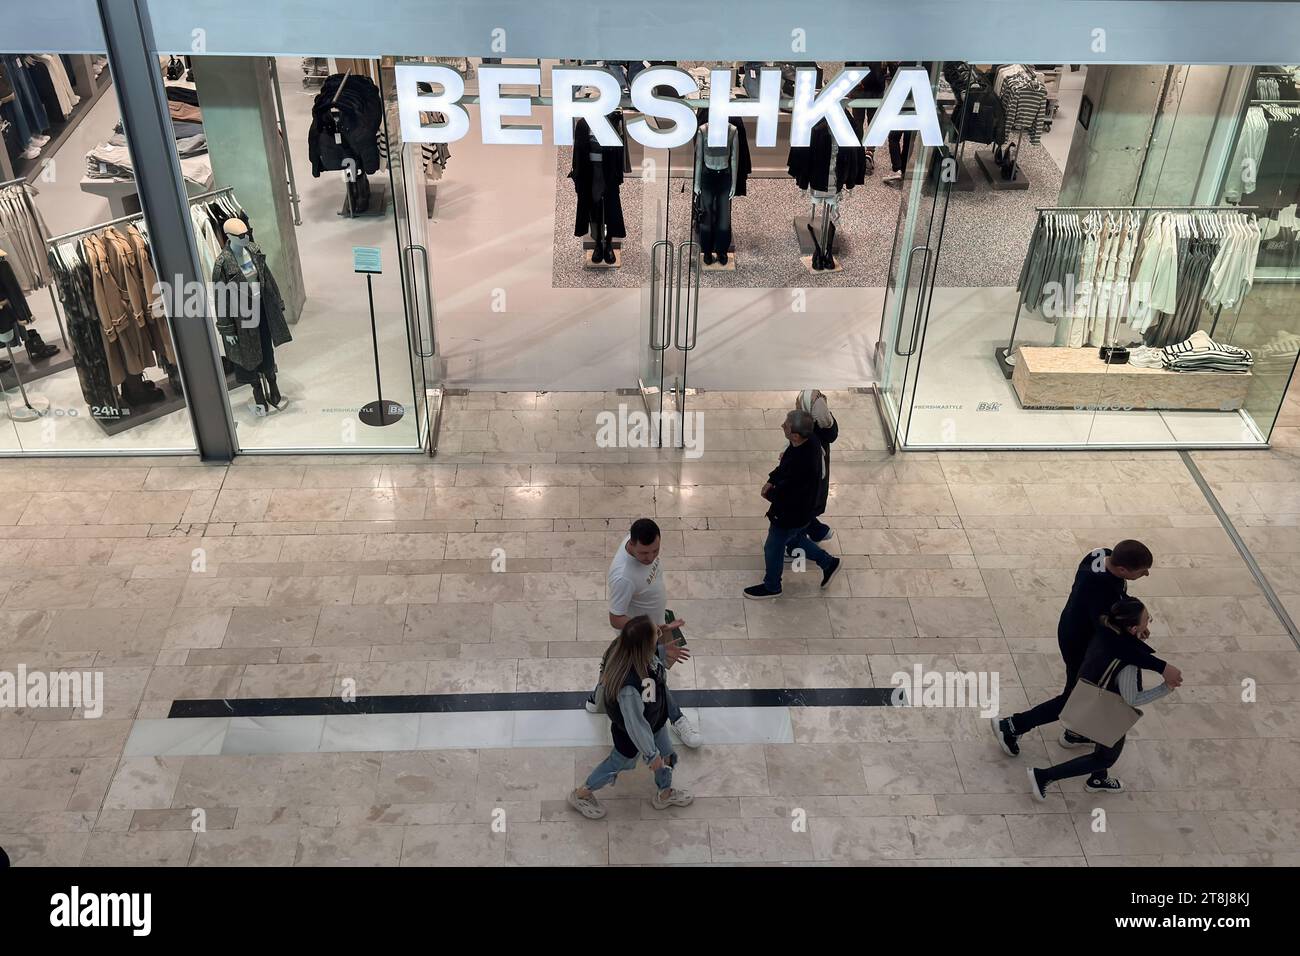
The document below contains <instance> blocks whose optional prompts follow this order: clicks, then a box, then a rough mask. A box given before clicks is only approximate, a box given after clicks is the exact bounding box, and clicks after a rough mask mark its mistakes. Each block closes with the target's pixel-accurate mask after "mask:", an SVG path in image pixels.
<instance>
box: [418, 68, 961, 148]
mask: <svg viewBox="0 0 1300 956" xmlns="http://www.w3.org/2000/svg"><path fill="white" fill-rule="evenodd" d="M866 74H867V71H866V70H865V69H857V68H853V67H849V68H847V69H845V70H843V71H841V72H840V73H839V75H837V76H836V77H835V78H834V79H833V80H831V81H830V82H829V83H827V84H826V85H824V86H823V87H822V88H821V90H820V91H818V90H817V89H816V85H817V71H816V70H815V69H814V68H812V67H801V68H798V69H796V70H795V84H794V97H793V107H792V110H791V119H790V144H791V145H792V146H807V145H808V141H809V137H810V134H811V133H812V129H813V127H814V126H816V125H817V123H819V122H820V121H822V120H823V119H824V120H826V122H827V123H828V124H829V126H830V129H831V134H832V135H833V136H834V137H835V141H836V142H837V143H838V144H839V145H841V146H857V145H859V140H858V137H857V134H855V133H854V132H853V127H852V126H851V125H850V123H849V118H848V114H847V113H845V111H844V107H843V105H842V101H843V100H844V99H845V98H846V97H847V96H848V95H849V92H850V91H851V90H852V89H853V88H854V87H856V86H857V85H858V83H860V82H861V81H862V79H863V77H865V76H866ZM396 78H397V105H398V113H399V116H400V119H401V126H402V138H403V139H404V140H405V141H406V142H408V143H454V142H455V141H456V140H458V139H461V138H462V137H463V136H465V135H466V134H467V133H468V132H469V128H470V118H469V111H468V110H466V109H465V107H463V106H461V105H460V101H461V99H462V98H463V97H464V95H465V80H464V78H463V77H462V76H461V75H460V74H459V73H457V72H456V71H455V70H453V69H451V67H447V66H438V65H435V64H430V63H398V64H397V68H396ZM478 82H479V94H478V95H479V100H478V105H479V125H480V128H481V133H482V137H483V142H484V143H489V144H497V145H507V146H508V145H520V146H537V145H540V144H541V142H542V128H541V126H536V125H526V124H519V125H511V126H503V125H502V120H503V119H504V118H506V117H515V118H524V117H529V116H531V115H532V109H533V104H532V101H531V99H530V98H529V97H527V96H514V95H505V94H503V93H502V92H501V88H502V87H503V86H509V85H522V86H540V84H541V82H542V71H541V69H540V68H539V67H534V66H482V67H480V68H479V71H478ZM425 83H427V84H429V86H430V88H431V89H432V91H433V92H431V93H422V92H420V89H419V84H425ZM731 84H732V72H731V71H730V70H714V71H713V72H712V78H711V79H710V81H709V100H708V103H709V114H708V124H709V145H710V146H725V145H726V144H727V124H728V121H729V120H730V118H731V117H733V116H752V117H754V118H756V119H757V121H758V136H757V140H756V144H757V145H758V146H775V145H776V127H777V117H778V116H779V115H780V110H781V71H780V70H779V69H776V68H769V69H763V70H760V71H759V94H758V96H756V97H744V98H741V99H733V98H732V95H731ZM584 87H585V88H589V89H593V90H595V92H596V95H595V96H591V97H588V98H586V99H577V98H576V94H577V92H578V91H579V90H580V89H583V88H584ZM665 87H666V88H668V89H671V90H672V91H673V92H674V93H676V94H677V96H676V97H670V96H663V95H660V93H661V91H662V90H663V88H665ZM551 89H552V94H553V100H552V106H551V135H552V138H553V140H554V142H555V145H557V146H572V145H573V124H574V121H575V120H578V119H585V120H586V121H587V125H588V126H589V127H590V128H591V131H592V133H593V134H594V135H595V137H596V139H597V140H598V141H599V142H600V143H601V145H602V146H619V145H621V144H622V140H621V139H620V138H619V135H618V133H617V132H616V131H615V129H614V127H613V125H612V124H611V123H610V122H609V121H608V120H607V119H606V117H607V116H608V115H609V114H610V113H611V112H613V110H615V109H616V108H617V107H618V106H619V105H620V104H621V102H622V97H623V91H622V88H621V87H620V85H619V81H618V79H617V78H615V76H614V75H613V74H612V73H608V72H606V71H605V70H603V69H602V68H600V67H597V66H578V67H556V68H555V69H553V70H552V71H551ZM629 92H630V94H631V102H632V108H633V109H634V110H636V111H637V112H638V113H639V114H641V115H640V116H638V117H637V118H636V119H633V120H631V121H629V122H628V123H627V124H626V126H627V134H628V135H629V136H631V137H632V138H633V139H634V140H636V141H637V142H638V143H641V144H642V145H643V146H648V147H651V148H654V149H672V148H674V147H677V146H684V145H685V144H686V143H689V142H690V141H691V140H692V139H693V138H694V136H695V131H696V128H697V126H698V124H697V121H696V116H695V110H694V108H692V107H691V105H690V104H689V103H686V102H684V98H686V97H691V96H694V95H696V94H698V93H699V87H698V86H697V84H696V82H695V80H693V79H692V78H691V75H690V74H689V73H687V72H686V71H685V70H681V69H678V68H677V67H671V66H652V67H650V68H648V69H645V70H642V71H641V72H640V73H638V74H637V75H636V78H635V79H633V80H632V86H631V89H630V91H629ZM909 100H911V102H912V104H913V108H912V110H910V111H908V112H904V111H903V108H904V107H905V106H906V105H907V103H908V101H909ZM422 112H436V113H441V114H443V116H444V117H446V119H445V121H444V122H442V123H436V124H425V123H423V122H422V121H421V119H420V114H421V113H422ZM651 119H653V120H657V121H659V122H657V123H655V124H654V125H652V124H651V123H650V122H649V120H651ZM898 130H911V131H915V132H918V133H920V135H921V142H922V143H924V144H925V145H926V146H941V145H943V134H942V133H941V132H940V130H939V116H938V111H937V110H936V108H935V104H934V93H933V91H932V90H931V88H930V77H929V75H928V74H927V73H926V71H925V70H924V69H922V68H921V67H904V68H902V69H900V70H899V71H898V72H897V73H896V74H895V75H894V78H893V80H892V81H891V82H890V84H889V89H887V90H886V91H885V96H884V99H883V100H882V101H881V104H880V107H879V109H877V110H876V115H875V117H874V118H873V119H872V121H871V125H870V126H868V127H867V129H866V131H865V132H864V134H863V136H862V139H861V142H860V145H863V146H880V145H881V144H883V143H884V142H885V140H886V138H887V137H888V136H889V134H890V133H891V132H894V131H898Z"/></svg>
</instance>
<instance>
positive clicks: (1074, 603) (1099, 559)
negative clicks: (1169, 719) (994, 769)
mask: <svg viewBox="0 0 1300 956" xmlns="http://www.w3.org/2000/svg"><path fill="white" fill-rule="evenodd" d="M1154 563H1155V559H1154V558H1153V557H1152V555H1151V549H1150V548H1148V547H1147V546H1146V545H1145V544H1143V543H1142V542H1141V541H1134V540H1133V539H1131V538H1126V539H1125V540H1123V541H1121V542H1119V544H1117V545H1115V547H1114V548H1097V549H1096V550H1094V551H1089V552H1088V553H1087V554H1085V555H1084V556H1083V560H1082V561H1080V562H1079V567H1078V569H1077V570H1076V571H1075V573H1074V584H1073V586H1072V587H1071V588H1070V597H1069V599H1068V600H1067V601H1066V602H1065V608H1064V609H1063V610H1062V611H1061V618H1060V620H1059V622H1058V623H1057V625H1056V643H1057V646H1058V647H1059V648H1060V649H1061V659H1062V660H1063V661H1064V662H1065V689H1064V690H1063V691H1061V693H1060V694H1058V695H1057V696H1055V697H1053V698H1052V699H1051V700H1046V701H1043V703H1041V704H1039V705H1038V706H1037V707H1033V708H1031V709H1030V710H1027V711H1022V712H1021V713H1018V714H1012V715H1011V716H1010V717H1001V718H999V717H994V718H992V719H991V723H992V727H993V734H994V736H995V737H996V738H997V741H998V746H1000V747H1001V748H1002V751H1003V753H1005V754H1006V755H1007V756H1008V757H1018V756H1019V755H1020V744H1019V743H1018V738H1019V737H1022V736H1024V735H1025V734H1027V733H1028V732H1029V731H1031V730H1033V729H1034V728H1035V727H1041V726H1042V725H1043V724H1050V723H1051V722H1052V721H1054V720H1056V719H1057V718H1058V717H1060V716H1061V708H1062V707H1064V706H1065V702H1066V700H1067V699H1069V696H1070V691H1072V690H1074V685H1075V682H1076V681H1077V680H1078V679H1079V668H1080V667H1081V666H1082V664H1083V658H1084V655H1085V654H1086V653H1087V651H1088V645H1089V643H1090V642H1091V641H1092V637H1093V635H1094V634H1095V633H1096V629H1097V623H1098V622H1099V621H1100V620H1101V616H1102V615H1103V614H1105V613H1106V612H1107V611H1109V610H1110V608H1111V607H1113V606H1114V604H1115V602H1116V601H1118V600H1120V599H1121V598H1124V597H1127V596H1128V582H1129V581H1137V580H1139V579H1140V578H1144V577H1146V576H1147V575H1148V574H1150V573H1151V566H1152V565H1153V564H1154ZM1162 666H1163V662H1162ZM1168 666H1169V667H1170V668H1171V670H1170V671H1169V672H1168V673H1166V674H1165V679H1166V680H1169V681H1170V682H1171V683H1173V682H1175V681H1180V680H1181V679H1182V675H1181V673H1180V672H1179V671H1178V668H1176V667H1173V665H1168ZM1174 686H1177V684H1176V683H1175V684H1174ZM1091 743H1092V741H1091V740H1089V739H1088V738H1087V737H1084V736H1082V735H1081V734H1076V733H1074V732H1073V731H1070V730H1063V731H1062V732H1061V736H1060V744H1061V746H1062V747H1087V746H1088V745H1090V744H1091Z"/></svg>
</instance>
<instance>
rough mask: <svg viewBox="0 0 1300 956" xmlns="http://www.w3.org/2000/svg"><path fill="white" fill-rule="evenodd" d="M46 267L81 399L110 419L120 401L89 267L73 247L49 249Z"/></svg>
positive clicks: (76, 248) (78, 251)
mask: <svg viewBox="0 0 1300 956" xmlns="http://www.w3.org/2000/svg"><path fill="white" fill-rule="evenodd" d="M49 264H50V270H51V273H52V274H53V277H54V288H55V290H56V291H57V293H58V296H59V302H60V304H61V305H62V307H63V314H64V317H65V324H66V326H67V332H68V342H69V344H70V345H71V347H72V349H71V350H72V362H73V366H74V367H75V368H76V370H77V381H78V383H79V384H80V386H81V397H82V398H84V399H85V400H86V404H87V405H88V406H89V407H90V408H91V409H92V410H94V409H105V410H106V411H103V412H100V414H101V415H110V416H112V415H114V414H115V413H116V411H117V410H119V409H120V407H121V406H120V397H119V395H118V391H117V388H116V383H115V382H114V379H113V372H112V370H111V369H110V367H109V362H108V355H107V353H106V350H105V346H104V336H103V332H102V331H101V328H100V324H99V317H98V315H97V313H96V309H95V301H94V290H93V282H92V279H91V274H90V267H89V265H87V263H86V260H85V258H84V257H83V256H82V254H81V250H80V248H78V246H77V245H75V244H67V245H64V246H60V247H59V248H56V249H51V250H50V253H49Z"/></svg>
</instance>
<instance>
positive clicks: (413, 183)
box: [382, 63, 442, 454]
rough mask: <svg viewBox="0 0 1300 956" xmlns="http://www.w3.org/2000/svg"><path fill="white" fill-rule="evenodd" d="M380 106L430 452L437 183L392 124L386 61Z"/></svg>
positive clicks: (414, 375) (418, 396)
mask: <svg viewBox="0 0 1300 956" xmlns="http://www.w3.org/2000/svg"><path fill="white" fill-rule="evenodd" d="M382 76H383V80H384V103H385V114H386V123H385V127H384V133H385V135H386V136H387V139H388V156H389V161H390V166H391V174H392V183H393V207H394V220H395V224H396V228H397V242H398V249H399V253H400V255H399V259H400V266H401V273H402V294H403V298H404V300H405V303H406V321H407V337H408V338H409V340H410V345H411V350H410V354H411V379H412V385H413V389H412V390H413V393H414V395H413V397H414V404H415V408H414V409H412V410H411V414H413V415H414V416H415V420H416V425H417V429H418V435H419V440H420V444H421V447H423V448H424V449H425V450H426V451H428V452H429V453H430V454H432V453H433V452H434V450H435V449H436V446H437V426H438V413H439V410H440V409H441V405H442V402H441V399H442V389H441V385H442V377H441V361H440V358H439V355H438V349H437V340H436V338H435V331H436V322H435V317H434V312H433V309H434V306H433V303H434V295H433V275H432V273H431V270H430V261H429V249H428V232H429V219H430V217H432V215H433V207H434V201H435V199H436V196H437V192H436V190H437V187H436V185H433V184H430V183H428V181H427V179H426V175H425V168H424V165H425V152H424V148H423V147H422V146H421V145H420V144H419V143H403V142H402V138H401V125H400V123H398V122H397V113H396V83H395V82H394V80H393V72H392V65H391V63H385V67H384V70H383V73H382Z"/></svg>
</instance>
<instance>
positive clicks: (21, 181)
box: [0, 176, 68, 349]
mask: <svg viewBox="0 0 1300 956" xmlns="http://www.w3.org/2000/svg"><path fill="white" fill-rule="evenodd" d="M18 185H22V186H23V187H24V188H23V190H22V194H23V202H24V203H26V205H27V211H28V212H29V213H31V217H32V219H33V221H39V220H37V219H36V207H35V206H33V205H32V196H31V193H29V192H28V191H27V189H26V187H27V186H30V185H31V183H29V182H28V181H27V179H26V177H24V176H19V177H18V178H17V179H8V180H5V181H4V182H2V183H0V189H6V188H8V187H9V186H18ZM45 288H46V289H48V290H49V293H50V301H51V302H52V303H54V321H55V322H57V323H58V324H59V338H61V339H62V340H63V347H64V348H65V349H67V348H68V334H67V333H66V332H65V331H64V330H63V315H62V313H61V312H60V311H59V297H58V296H57V295H55V293H54V281H53V280H52V279H51V281H49V282H47V283H46V284H45Z"/></svg>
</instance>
